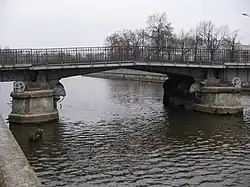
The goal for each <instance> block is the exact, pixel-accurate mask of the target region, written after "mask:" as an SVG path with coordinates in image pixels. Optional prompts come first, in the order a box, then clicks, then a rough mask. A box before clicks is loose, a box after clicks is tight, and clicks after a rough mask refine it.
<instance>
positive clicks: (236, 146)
mask: <svg viewBox="0 0 250 187" xmlns="http://www.w3.org/2000/svg"><path fill="white" fill-rule="evenodd" d="M62 83H63V84H64V86H65V88H66V91H67V96H66V98H65V99H64V100H63V101H62V103H61V106H60V107H59V108H60V109H59V111H60V122H59V123H58V124H53V123H50V124H44V125H42V126H41V128H43V129H44V136H43V140H42V141H40V142H36V143H29V142H28V135H29V133H30V132H32V131H34V130H35V128H37V127H35V126H20V125H14V124H13V125H11V126H10V128H11V129H12V131H13V134H14V136H15V137H16V139H17V141H18V143H19V144H20V146H21V147H22V149H23V151H24V153H25V155H26V156H27V158H28V160H29V162H30V164H31V165H32V166H33V167H34V169H35V171H36V172H37V174H38V176H39V178H40V179H41V181H42V183H43V184H44V186H48V187H50V186H82V187H84V186H117V187H119V186H237V187H238V186H244V187H247V186H249V185H250V97H249V96H242V102H243V103H244V105H245V111H244V116H243V117H216V116H211V115H206V114H200V113H195V112H190V111H185V110H179V109H178V110H177V109H165V108H164V107H163V104H162V95H163V93H162V86H161V85H160V84H148V83H137V82H132V81H119V80H105V79H97V78H87V77H73V78H70V79H65V80H63V81H62ZM11 89H12V84H11V83H1V88H0V94H1V101H0V104H1V113H2V115H3V116H4V117H7V115H8V113H9V112H10V107H9V106H8V105H7V101H10V97H9V93H10V91H11Z"/></svg>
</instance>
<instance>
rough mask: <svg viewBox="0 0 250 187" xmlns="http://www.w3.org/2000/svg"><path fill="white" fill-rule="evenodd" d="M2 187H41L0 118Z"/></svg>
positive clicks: (0, 177) (0, 171)
mask: <svg viewBox="0 0 250 187" xmlns="http://www.w3.org/2000/svg"><path fill="white" fill-rule="evenodd" d="M0 136H1V143H0V186H2V187H40V186H42V184H41V182H40V181H39V179H38V177H37V175H36V174H35V172H34V171H33V169H32V168H31V166H30V164H29V162H28V160H27V159H26V157H25V155H24V153H23V152H22V150H21V148H20V147H19V145H18V143H17V142H16V140H15V138H14V137H13V135H12V133H11V131H10V130H9V128H8V127H7V124H6V123H5V122H4V120H3V119H2V117H1V116H0Z"/></svg>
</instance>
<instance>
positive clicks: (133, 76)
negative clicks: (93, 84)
mask: <svg viewBox="0 0 250 187" xmlns="http://www.w3.org/2000/svg"><path fill="white" fill-rule="evenodd" d="M85 76H86V77H98V78H106V79H117V80H133V81H142V82H153V83H163V82H164V81H165V80H167V78H168V77H167V75H163V74H160V73H150V72H146V71H138V70H129V69H116V70H110V71H103V72H99V73H91V74H87V75H85Z"/></svg>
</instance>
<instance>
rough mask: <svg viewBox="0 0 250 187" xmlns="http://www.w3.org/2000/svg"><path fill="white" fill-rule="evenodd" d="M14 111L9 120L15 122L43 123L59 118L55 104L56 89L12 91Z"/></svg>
mask: <svg viewBox="0 0 250 187" xmlns="http://www.w3.org/2000/svg"><path fill="white" fill-rule="evenodd" d="M11 97H12V112H11V114H10V115H9V121H10V122H14V123H41V122H48V121H54V120H58V118H59V116H58V110H57V107H56V105H55V104H54V90H35V91H24V92H22V93H16V92H12V93H11Z"/></svg>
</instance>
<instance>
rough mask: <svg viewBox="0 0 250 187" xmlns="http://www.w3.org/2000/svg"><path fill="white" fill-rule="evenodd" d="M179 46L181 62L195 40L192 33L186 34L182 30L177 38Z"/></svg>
mask: <svg viewBox="0 0 250 187" xmlns="http://www.w3.org/2000/svg"><path fill="white" fill-rule="evenodd" d="M177 42H178V45H179V47H180V49H181V60H184V57H185V55H186V53H188V52H189V51H190V50H191V47H192V45H193V38H192V33H191V31H189V32H185V31H184V30H182V31H181V32H180V34H179V36H178V38H177Z"/></svg>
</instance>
